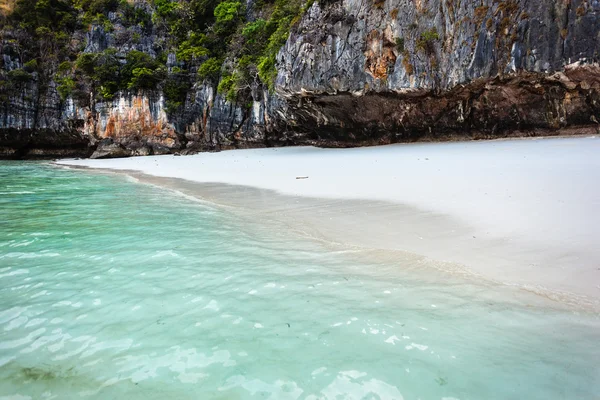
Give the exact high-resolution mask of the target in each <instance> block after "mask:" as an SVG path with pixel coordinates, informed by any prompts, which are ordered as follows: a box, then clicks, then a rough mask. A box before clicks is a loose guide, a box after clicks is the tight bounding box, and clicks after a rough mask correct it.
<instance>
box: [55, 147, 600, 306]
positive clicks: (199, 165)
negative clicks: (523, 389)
mask: <svg viewBox="0 0 600 400" xmlns="http://www.w3.org/2000/svg"><path fill="white" fill-rule="evenodd" d="M599 155H600V138H596V137H589V138H556V139H536V140H502V141H491V142H460V143H436V144H406V145H391V146H382V147H371V148H357V149H317V148H310V147H297V148H279V149H253V150H233V151H226V152H221V153H202V154H197V155H194V156H181V157H176V156H170V155H169V156H151V157H137V158H128V159H113V160H63V161H60V162H58V163H59V164H61V165H68V166H83V167H89V168H101V169H110V170H128V171H135V172H137V173H142V174H145V175H147V176H151V177H158V178H160V181H158V180H156V179H154V180H153V179H152V178H146V180H149V181H152V183H157V184H160V185H164V186H170V187H172V188H175V189H177V190H180V191H183V192H184V193H187V194H191V195H194V196H196V197H202V198H204V199H206V200H209V201H213V202H216V203H219V204H224V205H229V206H234V207H236V208H238V209H245V210H246V211H247V212H250V213H251V214H252V215H255V216H256V217H257V218H271V219H273V220H278V221H283V222H285V223H286V225H288V226H289V227H290V228H291V229H294V230H297V231H299V232H302V233H304V234H306V235H310V236H312V237H314V238H316V239H321V240H326V241H331V242H334V243H338V244H339V245H346V246H358V247H361V248H370V249H384V250H396V251H404V252H410V253H416V254H420V255H424V256H427V257H428V258H430V259H433V260H438V261H443V262H444V265H445V266H448V265H454V266H455V268H454V269H455V271H454V272H456V271H463V272H465V273H472V274H474V275H477V276H480V277H481V278H484V279H489V280H493V281H496V282H501V283H504V284H509V285H517V286H519V287H522V288H525V289H527V290H531V291H535V292H540V293H544V294H546V295H547V294H548V293H551V294H552V295H551V297H553V298H556V299H561V298H563V297H564V298H566V297H570V298H572V297H576V298H581V301H583V302H591V303H596V304H598V302H599V301H600V245H598V244H597V240H598V238H599V237H600V157H598V156H599ZM298 178H301V179H298ZM199 184H201V185H199Z"/></svg>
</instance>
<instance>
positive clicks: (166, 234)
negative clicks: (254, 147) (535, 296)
mask: <svg viewBox="0 0 600 400" xmlns="http://www.w3.org/2000/svg"><path fill="white" fill-rule="evenodd" d="M411 262H412V263H415V262H418V261H416V260H413V261H411V260H410V258H407V259H400V260H398V261H397V262H389V261H386V262H376V261H372V262H368V261H365V257H361V258H357V257H352V255H351V254H349V253H347V252H344V251H331V250H330V249H328V248H326V247H323V245H322V244H319V243H314V242H311V241H309V240H307V239H302V238H299V237H297V236H294V235H293V234H292V233H289V232H286V231H283V230H279V229H276V228H275V227H274V226H273V225H260V221H258V223H255V222H249V221H247V220H243V219H242V220H240V219H239V218H237V217H236V216H235V215H234V214H231V213H228V212H227V211H226V210H223V209H220V208H217V207H212V206H210V205H209V204H202V203H198V202H194V201H191V200H189V199H186V198H184V197H181V196H177V195H175V194H173V193H171V192H167V191H164V190H161V189H158V188H155V187H151V186H147V185H141V184H136V183H134V182H131V181H129V180H128V179H126V178H124V177H122V176H112V175H99V174H93V173H89V172H82V171H69V170H61V169H57V168H54V167H51V166H48V165H45V164H34V163H1V164H0V399H4V398H11V399H13V398H14V399H26V398H35V399H37V398H44V399H51V398H57V399H69V398H80V397H84V398H98V399H106V398H127V399H135V398H144V399H148V398H153V399H163V398H177V399H213V398H215V399H246V398H267V399H320V398H326V399H346V398H347V399H363V398H364V399H377V398H380V399H402V398H403V399H423V400H425V399H452V398H454V399H462V400H465V399H503V400H504V399H525V398H526V399H540V400H541V399H544V400H548V399H597V398H598V397H597V396H598V393H600V363H598V360H600V347H599V346H598V345H597V343H599V342H600V330H599V329H598V322H599V321H598V316H597V315H596V314H592V313H586V312H584V311H575V310H573V311H565V310H560V309H558V308H556V307H554V306H553V305H552V304H551V303H550V302H549V303H548V306H547V307H545V306H543V305H540V304H539V302H538V301H537V300H536V301H529V298H528V297H526V296H521V295H520V294H518V293H511V292H510V291H508V290H507V289H505V288H498V287H493V286H486V285H478V284H474V283H472V282H465V281H459V280H458V279H450V278H448V279H447V280H445V281H440V280H439V279H425V278H423V277H419V275H418V274H415V273H414V271H413V270H414V265H409V264H410V263H411ZM405 270H410V271H409V272H406V271H405Z"/></svg>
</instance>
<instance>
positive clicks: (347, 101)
mask: <svg viewBox="0 0 600 400" xmlns="http://www.w3.org/2000/svg"><path fill="white" fill-rule="evenodd" d="M144 7H147V5H145V6H144ZM250 8H251V7H249V9H250ZM113 22H114V23H115V30H114V32H112V33H106V32H105V31H104V30H103V28H102V27H101V26H93V27H92V28H91V29H90V30H89V31H88V32H86V33H85V38H82V41H83V42H84V43H85V50H84V51H86V52H93V51H102V50H104V49H106V48H108V47H110V48H112V47H114V48H118V49H119V51H121V52H125V53H126V52H127V51H130V50H137V51H142V52H145V53H148V54H151V55H154V51H155V50H154V47H153V43H154V42H156V41H157V40H159V39H160V38H157V37H155V35H156V33H154V32H146V31H144V30H139V32H138V31H136V32H133V33H131V32H130V33H129V36H127V35H125V34H123V32H122V29H121V31H120V28H119V25H118V21H113ZM119 32H121V34H119ZM133 34H135V36H136V40H135V41H134V40H130V39H127V37H131V36H132V35H133ZM599 34H600V1H598V0H569V1H554V0H538V1H531V0H503V1H502V0H481V1H477V2H473V1H467V0H344V1H335V0H317V1H314V3H312V5H311V6H310V7H309V8H308V9H307V11H306V13H305V14H304V16H303V17H302V18H301V19H300V21H299V22H298V23H297V24H296V25H295V26H294V27H293V28H292V32H291V34H290V36H289V38H288V40H287V43H286V44H285V46H284V47H283V48H282V49H281V50H280V52H279V55H278V57H277V70H278V75H277V79H276V82H275V87H274V91H273V92H269V91H268V90H266V89H259V90H254V91H253V93H252V98H253V101H252V102H251V103H250V104H234V103H231V102H229V101H227V100H226V99H225V98H224V97H223V96H221V95H220V94H218V93H217V90H216V85H215V84H214V83H213V84H211V83H209V82H198V83H197V84H196V85H195V86H194V87H193V89H192V90H190V91H189V92H188V94H187V97H186V100H185V104H184V106H183V108H182V110H180V111H179V112H177V113H169V112H167V109H166V105H165V100H164V96H163V94H162V93H161V92H160V91H136V92H134V93H131V92H121V93H119V94H118V96H117V97H116V98H115V99H113V100H110V101H100V102H98V101H94V100H92V101H82V100H81V99H73V98H69V99H67V100H65V101H63V100H61V98H60V96H59V95H58V92H57V89H56V86H57V85H56V83H54V82H50V84H47V85H41V84H39V82H38V81H37V80H36V77H35V76H34V79H33V80H31V81H28V82H23V83H19V85H20V89H19V90H18V91H17V92H16V93H12V94H11V96H9V97H8V98H4V99H3V100H2V104H1V105H0V157H24V156H30V157H31V156H48V157H59V156H74V155H77V156H93V157H113V156H118V157H121V156H129V155H148V154H164V153H173V152H182V153H186V152H193V151H206V150H218V149H227V148H235V147H256V146H274V145H294V144H316V145H321V146H354V145H368V144H384V143H392V142H397V141H412V140H417V139H422V138H425V139H430V140H436V139H438V140H439V139H449V138H460V137H472V138H487V137H498V136H510V135H536V134H556V133H561V132H563V133H564V132H567V131H568V130H569V129H570V130H571V131H572V130H573V129H575V130H576V131H577V132H582V131H586V132H589V131H595V130H596V129H597V128H596V126H597V125H598V119H600V115H599V112H600V104H599V100H600V97H599V93H600V66H599V65H598V64H597V61H598V60H597V57H598V54H599V51H600V41H599ZM153 35H154V36H153ZM9 36H10V35H8V34H6V33H5V34H4V37H2V38H1V39H2V47H1V48H0V54H2V60H3V61H2V68H3V69H4V70H6V71H11V70H16V69H19V68H22V67H23V66H22V65H19V63H18V60H17V59H16V58H15V57H13V56H12V55H11V52H10V51H9V50H8V49H9V47H10V44H9V43H10V37H9ZM124 37H125V39H123V38H124ZM171 58H174V55H170V57H169V63H171V64H173V65H175V64H176V60H174V59H173V60H171ZM34 75H35V74H34Z"/></svg>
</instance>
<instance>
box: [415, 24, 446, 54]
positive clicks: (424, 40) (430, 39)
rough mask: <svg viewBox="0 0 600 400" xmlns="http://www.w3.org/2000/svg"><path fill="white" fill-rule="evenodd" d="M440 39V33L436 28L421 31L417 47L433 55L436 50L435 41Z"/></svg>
mask: <svg viewBox="0 0 600 400" xmlns="http://www.w3.org/2000/svg"><path fill="white" fill-rule="evenodd" d="M438 40H440V35H439V34H438V32H437V29H436V28H431V29H429V30H426V31H424V32H422V33H421V36H420V37H419V39H417V46H416V47H417V49H418V50H423V51H424V52H425V53H427V54H428V55H432V54H433V53H434V52H435V42H437V41H438Z"/></svg>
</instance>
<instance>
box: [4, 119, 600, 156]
mask: <svg viewBox="0 0 600 400" xmlns="http://www.w3.org/2000/svg"><path fill="white" fill-rule="evenodd" d="M598 133H600V131H599V128H598V126H597V125H575V126H569V127H564V128H560V129H558V130H555V129H548V128H533V129H531V130H511V131H506V132H504V133H498V134H490V133H486V132H484V131H472V132H470V133H469V134H467V135H464V134H463V135H461V134H459V133H457V132H448V133H446V134H443V135H427V134H426V135H423V136H420V137H418V138H415V139H411V140H404V141H403V140H400V141H397V142H385V141H384V142H381V141H378V140H371V141H363V142H343V141H319V140H309V141H302V142H300V143H297V144H294V145H277V144H275V145H274V146H271V147H269V146H267V145H265V144H262V143H257V142H247V143H243V144H242V145H241V146H237V147H236V146H231V145H220V146H217V147H216V148H212V149H208V148H205V149H204V150H197V149H196V150H191V151H190V150H189V149H186V148H185V147H183V148H174V149H170V150H169V153H164V154H156V155H155V154H151V155H148V156H157V155H176V154H184V155H197V154H202V153H211V152H221V151H232V150H250V149H275V148H277V149H285V148H294V147H306V146H314V147H316V148H322V149H357V148H368V147H379V146H389V145H416V144H443V143H470V142H498V141H506V140H532V139H569V138H585V137H590V136H595V135H597V134H598ZM90 146H91V144H88V145H87V146H84V147H79V148H73V147H70V146H65V147H60V146H58V147H51V148H46V147H43V146H35V145H33V146H30V145H29V144H28V145H27V146H25V147H23V146H12V147H11V146H8V145H4V144H2V143H0V160H2V161H10V160H23V161H29V160H31V161H42V160H57V159H59V160H60V159H70V158H81V159H92V158H90V157H91V156H92V154H93V153H94V152H95V151H96V150H97V147H96V146H92V147H90ZM186 151H189V153H187V152H186ZM127 157H140V156H139V155H135V154H134V153H132V154H131V155H130V156H127ZM117 158H119V157H117ZM104 159H107V158H104Z"/></svg>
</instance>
